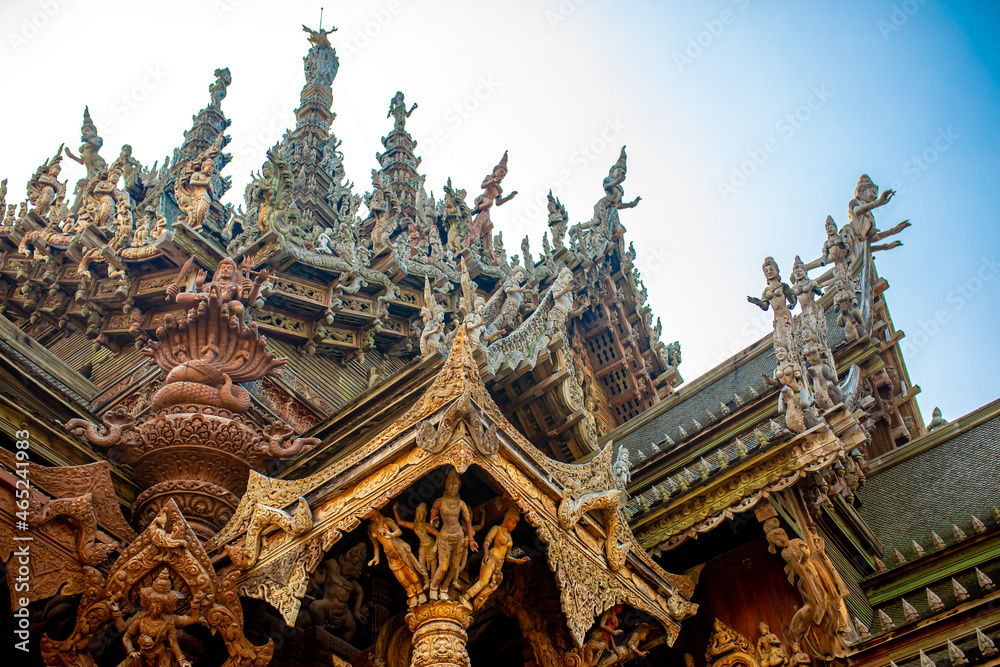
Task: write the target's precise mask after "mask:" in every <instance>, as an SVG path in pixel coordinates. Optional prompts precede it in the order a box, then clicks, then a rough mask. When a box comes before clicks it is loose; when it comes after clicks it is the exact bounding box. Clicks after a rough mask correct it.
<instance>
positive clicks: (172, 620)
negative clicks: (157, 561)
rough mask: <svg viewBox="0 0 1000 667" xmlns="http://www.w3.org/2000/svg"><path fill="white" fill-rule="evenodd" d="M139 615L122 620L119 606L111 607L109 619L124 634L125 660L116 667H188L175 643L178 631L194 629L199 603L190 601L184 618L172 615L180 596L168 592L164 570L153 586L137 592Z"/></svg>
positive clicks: (199, 613)
mask: <svg viewBox="0 0 1000 667" xmlns="http://www.w3.org/2000/svg"><path fill="white" fill-rule="evenodd" d="M139 594H140V604H141V606H142V611H140V612H139V613H137V614H136V615H135V616H133V617H132V618H130V619H129V620H128V621H127V622H125V621H123V620H122V612H121V610H120V609H119V608H118V604H117V603H115V602H112V603H111V605H110V606H111V615H112V616H113V617H114V619H115V625H116V626H117V627H118V631H119V632H121V633H123V637H122V643H123V644H124V645H125V649H126V650H127V651H128V656H127V657H126V658H125V660H123V661H122V662H121V663H119V666H118V667H191V661H190V660H188V658H187V656H185V655H184V653H182V652H181V647H180V644H178V642H177V628H182V627H185V626H188V625H193V624H195V623H197V622H198V618H199V617H200V615H201V606H200V604H201V600H200V599H194V600H191V609H190V611H189V613H188V615H186V616H176V615H174V613H173V612H174V610H175V609H176V608H177V602H178V598H179V597H180V595H179V594H178V593H177V591H174V590H171V583H170V574H169V572H168V571H167V568H163V569H162V570H160V574H159V575H158V576H157V577H156V580H155V581H154V582H153V585H152V586H145V587H143V588H142V589H141V590H140V591H139Z"/></svg>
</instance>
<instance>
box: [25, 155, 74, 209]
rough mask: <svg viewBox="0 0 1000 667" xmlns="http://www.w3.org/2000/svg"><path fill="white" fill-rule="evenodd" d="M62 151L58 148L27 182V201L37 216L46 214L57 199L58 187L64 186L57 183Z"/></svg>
mask: <svg viewBox="0 0 1000 667" xmlns="http://www.w3.org/2000/svg"><path fill="white" fill-rule="evenodd" d="M62 151H63V146H59V150H58V151H56V154H55V155H54V156H53V157H51V158H49V159H48V160H46V161H45V162H43V163H42V166H40V167H39V168H38V169H36V170H35V173H34V175H32V177H31V180H29V181H28V201H29V202H31V203H32V204H33V205H34V206H35V212H36V213H38V215H45V214H46V213H48V211H49V207H50V206H52V203H53V202H55V201H56V198H57V197H58V192H59V188H60V185H63V187H65V185H64V184H60V183H59V172H60V171H61V170H62V165H61V164H60V163H61V162H62Z"/></svg>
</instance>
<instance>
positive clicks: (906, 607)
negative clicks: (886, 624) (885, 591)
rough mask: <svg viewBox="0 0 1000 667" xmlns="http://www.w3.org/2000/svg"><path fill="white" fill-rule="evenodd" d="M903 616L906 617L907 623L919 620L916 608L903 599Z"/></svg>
mask: <svg viewBox="0 0 1000 667" xmlns="http://www.w3.org/2000/svg"><path fill="white" fill-rule="evenodd" d="M903 616H905V617H906V622H907V623H913V622H914V621H919V620H920V612H919V611H917V608H916V607H914V606H913V605H912V604H910V603H909V602H907V601H906V598H903Z"/></svg>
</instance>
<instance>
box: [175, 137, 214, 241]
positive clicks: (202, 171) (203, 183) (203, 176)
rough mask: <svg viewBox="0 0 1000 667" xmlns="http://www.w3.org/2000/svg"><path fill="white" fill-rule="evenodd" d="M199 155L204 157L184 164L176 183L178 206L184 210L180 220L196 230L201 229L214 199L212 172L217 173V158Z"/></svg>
mask: <svg viewBox="0 0 1000 667" xmlns="http://www.w3.org/2000/svg"><path fill="white" fill-rule="evenodd" d="M199 157H200V158H203V159H200V160H193V161H191V162H188V163H187V164H185V165H184V167H183V168H182V169H181V173H180V176H178V178H177V182H176V183H175V184H174V193H175V194H176V196H177V206H178V207H179V208H180V209H181V212H182V215H181V216H179V217H178V221H179V222H184V223H185V224H187V225H188V226H189V227H191V229H194V230H195V231H197V230H199V229H201V225H202V223H203V222H205V218H207V217H208V212H209V210H210V209H211V207H212V199H214V195H213V193H212V174H213V173H215V160H214V159H213V158H211V157H208V156H204V155H203V156H199Z"/></svg>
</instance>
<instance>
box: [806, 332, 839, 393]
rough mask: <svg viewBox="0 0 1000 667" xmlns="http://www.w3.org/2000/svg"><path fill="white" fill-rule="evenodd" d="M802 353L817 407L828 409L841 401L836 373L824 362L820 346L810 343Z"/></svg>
mask: <svg viewBox="0 0 1000 667" xmlns="http://www.w3.org/2000/svg"><path fill="white" fill-rule="evenodd" d="M803 353H804V355H805V358H806V362H807V363H808V364H809V367H808V371H809V378H810V381H811V383H812V390H813V391H812V394H813V396H814V397H815V399H816V405H817V407H819V408H820V409H821V410H829V409H830V408H832V407H833V406H834V405H837V404H838V403H842V402H843V400H844V396H843V394H842V393H841V391H840V388H839V387H838V386H837V373H836V372H835V371H834V370H833V368H832V367H831V366H830V364H828V363H827V362H826V359H825V358H824V357H823V355H822V353H821V350H820V347H819V346H818V345H816V344H815V343H812V344H810V345H807V346H806V347H805V349H804V350H803Z"/></svg>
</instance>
